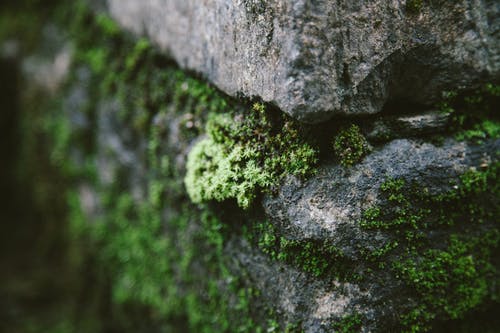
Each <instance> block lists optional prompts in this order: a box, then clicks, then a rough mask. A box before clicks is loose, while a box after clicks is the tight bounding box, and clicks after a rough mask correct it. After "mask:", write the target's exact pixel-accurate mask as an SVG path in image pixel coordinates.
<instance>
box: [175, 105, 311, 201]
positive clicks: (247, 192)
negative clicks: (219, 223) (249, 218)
mask: <svg viewBox="0 0 500 333" xmlns="http://www.w3.org/2000/svg"><path fill="white" fill-rule="evenodd" d="M270 116H271V115H270V114H269V112H267V111H266V109H265V106H264V105H263V104H259V103H255V104H254V105H253V106H252V109H251V110H249V111H248V112H246V113H240V114H235V113H223V114H211V115H210V117H209V119H208V122H207V125H206V134H207V137H206V138H205V139H203V140H201V141H200V142H198V143H197V144H196V145H195V146H194V147H193V149H192V150H191V152H190V153H189V156H188V160H187V166H186V169H187V173H186V178H185V184H186V189H187V192H188V194H189V196H190V197H191V200H193V202H196V203H200V202H203V201H208V200H216V201H223V200H225V199H229V198H235V199H236V201H237V202H238V205H239V206H240V207H242V208H248V207H249V206H250V204H251V203H252V201H253V199H254V198H255V197H256V195H257V194H258V192H259V191H261V190H265V189H269V188H270V187H271V186H275V185H277V184H278V183H279V181H280V180H281V179H282V178H283V177H284V176H285V175H287V174H291V175H298V176H302V177H305V176H307V175H310V174H311V173H312V172H313V170H314V166H315V164H316V162H317V151H315V149H314V148H313V147H311V145H309V144H308V143H306V142H305V141H303V140H302V139H301V138H300V136H299V132H298V131H297V129H296V126H297V125H296V124H295V123H294V122H293V121H292V120H291V119H284V121H282V122H280V123H279V124H276V123H273V122H272V121H271V119H270V118H271V117H270ZM279 126H281V128H279Z"/></svg>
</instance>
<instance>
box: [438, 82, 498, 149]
mask: <svg viewBox="0 0 500 333" xmlns="http://www.w3.org/2000/svg"><path fill="white" fill-rule="evenodd" d="M499 106H500V86H499V85H498V84H494V83H488V84H485V85H483V86H481V87H480V88H478V89H475V90H473V91H466V92H461V93H460V94H459V93H457V92H445V93H443V101H442V102H441V103H440V104H439V105H438V108H439V109H440V110H441V112H443V113H447V114H450V115H451V117H450V118H451V121H450V124H449V126H448V127H449V129H450V130H451V131H452V132H454V133H455V139H457V140H460V141H464V140H466V141H472V142H474V143H482V142H483V141H485V140H487V139H497V138H499V137H500V118H499V115H498V112H497V110H498V108H499Z"/></svg>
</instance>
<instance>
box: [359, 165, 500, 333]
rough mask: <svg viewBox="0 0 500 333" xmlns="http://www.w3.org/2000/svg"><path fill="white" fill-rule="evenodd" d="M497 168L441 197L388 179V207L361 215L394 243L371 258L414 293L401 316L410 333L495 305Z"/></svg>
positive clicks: (468, 177)
mask: <svg viewBox="0 0 500 333" xmlns="http://www.w3.org/2000/svg"><path fill="white" fill-rule="evenodd" d="M499 170H500V167H499V164H498V163H496V164H493V165H490V166H489V167H488V168H487V169H486V170H483V171H476V170H470V171H468V172H466V173H464V174H463V175H462V176H461V177H460V178H459V180H458V183H456V184H454V185H453V184H452V185H453V186H454V188H453V189H451V190H449V191H448V192H445V193H443V194H440V195H431V194H429V193H428V191H426V189H422V188H419V186H418V185H417V184H408V183H407V182H406V181H404V180H402V179H388V180H387V181H386V182H384V183H383V184H382V185H381V187H380V189H381V192H382V193H383V195H384V198H385V200H386V202H387V204H386V205H385V206H381V207H372V208H370V209H367V210H366V211H365V212H364V218H363V220H361V222H360V225H361V227H362V228H365V229H367V230H385V231H386V232H387V233H388V235H389V236H390V237H391V238H392V239H391V240H389V241H388V242H386V243H385V244H384V245H382V246H381V247H380V248H379V249H378V250H375V252H373V251H371V252H366V253H364V255H365V257H366V259H367V260H369V261H372V262H373V263H375V264H377V263H378V265H380V264H383V267H380V266H379V268H389V269H391V270H392V271H393V273H394V274H395V275H396V277H397V278H399V279H400V280H401V281H403V282H404V283H405V284H407V285H408V290H412V291H413V293H414V294H415V295H414V296H413V297H414V298H415V300H416V303H415V304H413V305H412V306H411V309H410V310H409V311H408V312H407V313H405V314H403V315H402V316H401V322H402V325H403V327H405V329H406V330H408V331H413V332H417V331H426V330H428V329H429V328H430V327H431V323H433V322H434V321H435V320H437V319H439V320H444V319H445V318H448V319H457V318H461V317H463V316H464V315H465V314H466V313H467V312H468V311H470V310H471V309H474V308H476V307H478V306H480V305H481V304H484V303H487V302H491V301H494V300H495V299H497V296H496V294H495V293H494V292H493V290H494V286H495V284H496V283H498V267H497V266H496V265H495V264H494V262H495V259H494V258H495V256H496V254H497V253H498V251H499V240H500V232H499V231H498V229H497V228H496V227H495V225H494V224H492V222H494V221H495V219H496V216H498V214H499V213H500V207H499V206H500V205H499V202H498V197H499V193H500V191H499V187H498V184H497V181H496V180H497V178H498V173H499ZM435 246H437V247H435ZM361 252H362V253H363V251H361ZM387 264H389V266H390V267H387Z"/></svg>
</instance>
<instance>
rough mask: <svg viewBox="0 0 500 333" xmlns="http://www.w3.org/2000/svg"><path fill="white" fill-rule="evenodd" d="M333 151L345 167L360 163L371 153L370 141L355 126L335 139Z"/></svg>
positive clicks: (341, 132)
mask: <svg viewBox="0 0 500 333" xmlns="http://www.w3.org/2000/svg"><path fill="white" fill-rule="evenodd" d="M333 150H334V152H335V155H336V156H337V157H338V159H339V161H340V164H342V165H343V166H345V167H349V166H352V165H354V164H356V163H358V162H359V161H360V160H361V159H362V158H363V156H365V155H366V154H367V153H368V152H369V151H370V149H369V145H368V141H366V138H365V137H364V136H363V134H362V133H361V130H360V129H359V127H358V126H357V125H354V124H353V125H351V126H350V127H349V128H347V129H344V130H342V131H340V133H339V134H338V135H337V136H336V137H335V139H334V141H333Z"/></svg>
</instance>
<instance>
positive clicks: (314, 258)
mask: <svg viewBox="0 0 500 333" xmlns="http://www.w3.org/2000/svg"><path fill="white" fill-rule="evenodd" d="M247 237H248V238H249V239H250V240H251V241H252V242H253V243H255V244H256V245H257V246H258V247H259V248H260V249H261V250H262V252H264V253H265V254H267V255H268V256H269V257H270V258H271V259H273V260H279V261H283V262H285V263H287V264H290V265H293V266H294V267H297V268H298V269H300V270H302V271H304V272H307V273H309V274H311V275H313V276H315V277H319V278H324V277H327V276H329V277H337V278H342V279H346V272H348V271H347V270H346V269H345V268H346V267H348V266H349V264H350V263H349V262H348V261H347V260H346V259H345V258H344V256H343V253H342V251H341V250H340V249H338V248H337V247H335V246H334V245H332V244H330V243H329V241H327V240H313V239H311V240H300V241H299V240H290V239H287V238H285V237H283V236H280V235H279V234H278V232H277V230H276V228H275V227H274V226H273V224H272V223H271V222H259V223H256V224H255V225H254V226H253V230H252V231H251V233H250V234H249V235H247ZM349 277H350V278H355V277H354V276H352V275H349Z"/></svg>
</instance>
